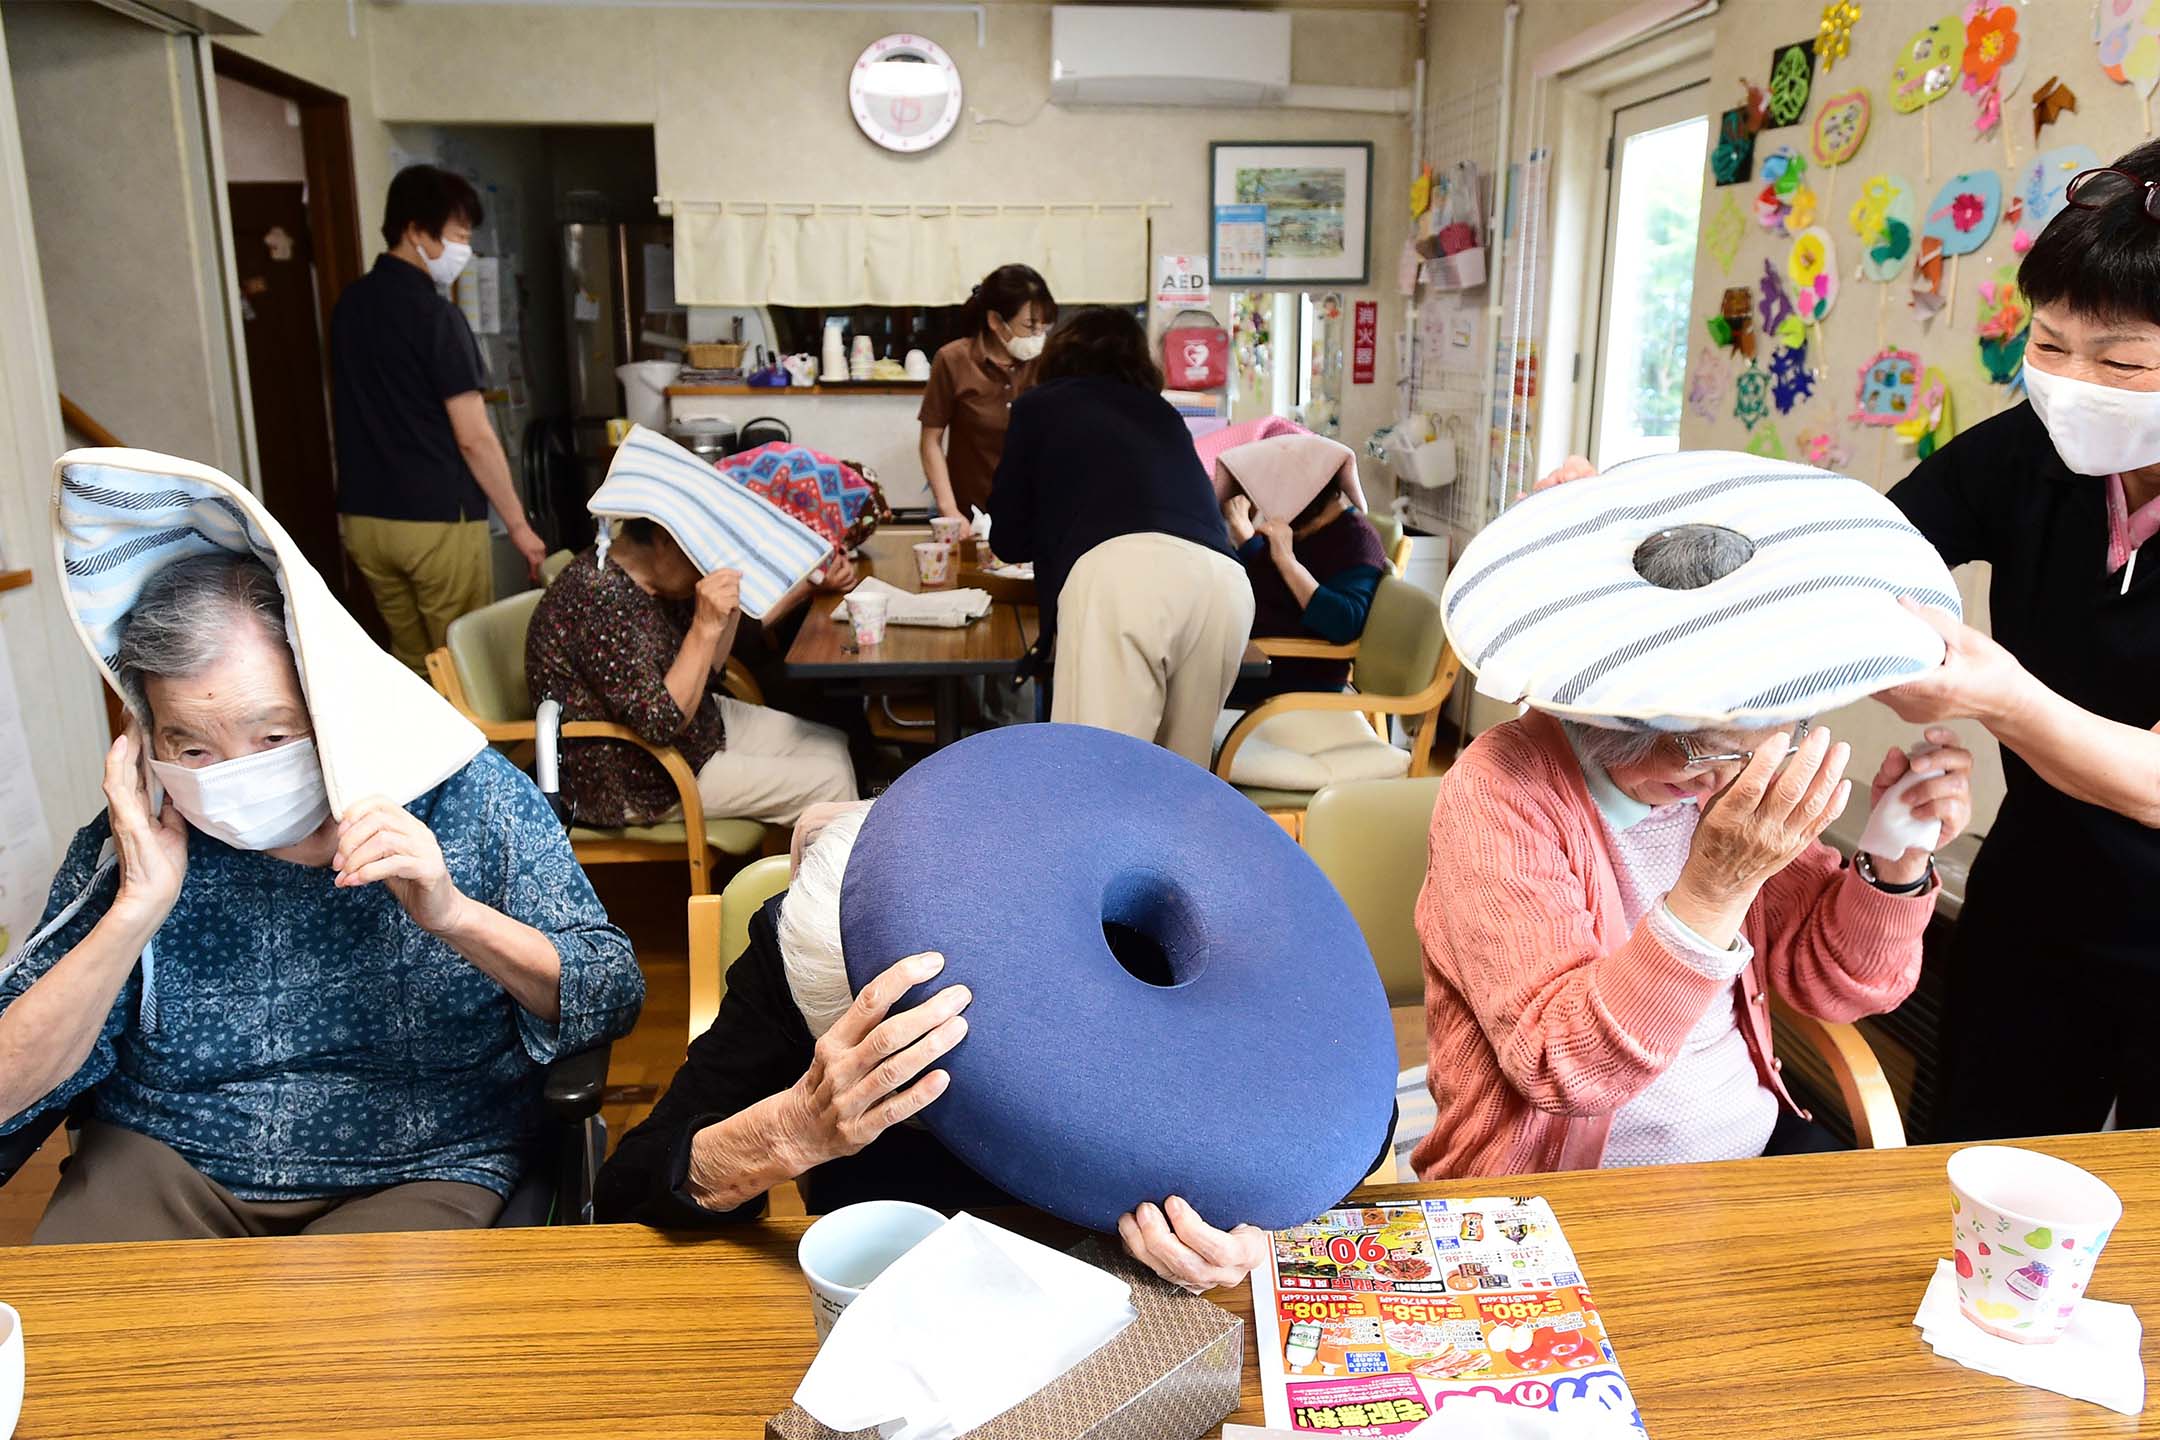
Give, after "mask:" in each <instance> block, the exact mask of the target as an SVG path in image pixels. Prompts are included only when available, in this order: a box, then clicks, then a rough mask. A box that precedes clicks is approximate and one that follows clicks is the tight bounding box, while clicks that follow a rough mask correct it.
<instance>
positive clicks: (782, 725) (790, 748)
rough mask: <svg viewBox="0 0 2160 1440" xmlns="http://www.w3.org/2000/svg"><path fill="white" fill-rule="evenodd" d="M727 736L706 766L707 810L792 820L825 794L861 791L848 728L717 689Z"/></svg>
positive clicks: (775, 821)
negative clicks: (841, 729)
mask: <svg viewBox="0 0 2160 1440" xmlns="http://www.w3.org/2000/svg"><path fill="white" fill-rule="evenodd" d="M713 703H715V704H717V705H718V706H719V707H720V723H721V724H722V725H723V726H724V727H726V731H727V744H726V745H725V746H724V747H722V749H721V750H720V753H718V754H717V755H715V756H713V757H712V759H710V760H707V761H706V762H705V767H704V768H703V769H702V770H700V771H698V779H697V788H698V799H699V800H700V801H702V802H704V805H705V813H706V814H707V815H718V816H723V817H726V818H728V819H735V820H763V821H764V822H766V823H767V824H769V825H792V824H794V823H795V820H796V817H798V816H800V815H801V814H802V812H803V811H804V810H805V809H807V808H808V807H810V806H812V805H815V804H817V803H818V802H819V801H821V800H853V799H854V798H855V762H854V761H853V760H852V759H850V758H849V757H848V742H847V736H845V735H843V734H841V733H840V732H839V731H838V730H835V729H833V728H832V726H830V725H820V724H818V723H817V722H816V721H814V720H805V719H803V718H802V717H801V716H799V715H790V714H788V713H787V712H786V711H784V710H775V709H773V708H772V707H770V706H768V705H746V704H744V703H743V702H742V701H740V700H737V699H736V698H735V697H734V696H732V695H715V696H713Z"/></svg>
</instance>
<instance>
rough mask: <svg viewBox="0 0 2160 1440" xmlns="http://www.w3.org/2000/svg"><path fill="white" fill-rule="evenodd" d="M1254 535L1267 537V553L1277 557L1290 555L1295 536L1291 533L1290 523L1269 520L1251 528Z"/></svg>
mask: <svg viewBox="0 0 2160 1440" xmlns="http://www.w3.org/2000/svg"><path fill="white" fill-rule="evenodd" d="M1253 531H1254V533H1255V534H1259V535H1265V536H1267V543H1268V552H1269V553H1270V554H1272V555H1275V556H1277V557H1281V556H1284V555H1288V554H1290V553H1291V551H1292V549H1293V547H1294V546H1295V543H1296V541H1297V536H1296V535H1295V534H1293V533H1292V532H1291V529H1290V522H1289V521H1287V520H1277V519H1274V518H1272V517H1271V518H1269V519H1266V520H1262V521H1260V522H1259V523H1258V524H1256V525H1255V526H1253Z"/></svg>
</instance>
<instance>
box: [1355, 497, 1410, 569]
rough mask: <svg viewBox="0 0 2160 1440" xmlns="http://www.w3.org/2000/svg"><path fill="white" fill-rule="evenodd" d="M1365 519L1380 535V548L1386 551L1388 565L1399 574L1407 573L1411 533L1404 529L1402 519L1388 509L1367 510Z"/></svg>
mask: <svg viewBox="0 0 2160 1440" xmlns="http://www.w3.org/2000/svg"><path fill="white" fill-rule="evenodd" d="M1365 521H1366V523H1367V524H1369V525H1371V526H1372V528H1373V530H1374V532H1375V533H1376V534H1378V535H1379V537H1380V548H1381V550H1382V551H1383V552H1385V553H1386V555H1387V558H1388V566H1389V568H1391V569H1393V570H1394V572H1395V573H1396V574H1397V575H1401V574H1404V573H1406V571H1407V567H1408V566H1409V564H1410V535H1409V534H1408V532H1406V531H1405V530H1404V529H1403V523H1402V521H1400V520H1398V519H1396V518H1395V516H1394V515H1393V514H1392V513H1390V512H1389V511H1386V510H1371V511H1367V512H1366V515H1365Z"/></svg>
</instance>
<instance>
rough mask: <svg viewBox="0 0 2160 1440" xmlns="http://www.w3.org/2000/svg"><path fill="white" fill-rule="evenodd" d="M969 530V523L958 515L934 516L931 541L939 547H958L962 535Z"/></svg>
mask: <svg viewBox="0 0 2160 1440" xmlns="http://www.w3.org/2000/svg"><path fill="white" fill-rule="evenodd" d="M966 529H967V521H965V520H962V519H961V518H960V517H959V516H957V515H933V516H931V517H930V539H931V540H932V541H933V542H934V543H936V544H939V545H957V544H959V543H960V534H961V532H962V531H964V530H966Z"/></svg>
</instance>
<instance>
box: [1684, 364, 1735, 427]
mask: <svg viewBox="0 0 2160 1440" xmlns="http://www.w3.org/2000/svg"><path fill="white" fill-rule="evenodd" d="M1731 376H1732V367H1731V366H1729V365H1727V364H1726V363H1725V359H1724V357H1723V356H1721V355H1719V354H1718V353H1717V352H1716V351H1714V350H1713V351H1711V352H1710V353H1709V354H1706V355H1701V356H1698V357H1697V358H1696V361H1695V373H1694V374H1692V375H1691V376H1689V377H1688V392H1687V403H1688V409H1690V410H1693V411H1694V412H1695V413H1696V414H1697V415H1700V416H1701V417H1702V418H1703V419H1705V420H1715V419H1717V402H1718V401H1720V400H1722V399H1723V398H1724V397H1725V385H1726V382H1727V381H1728V380H1729V379H1730V378H1731Z"/></svg>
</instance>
